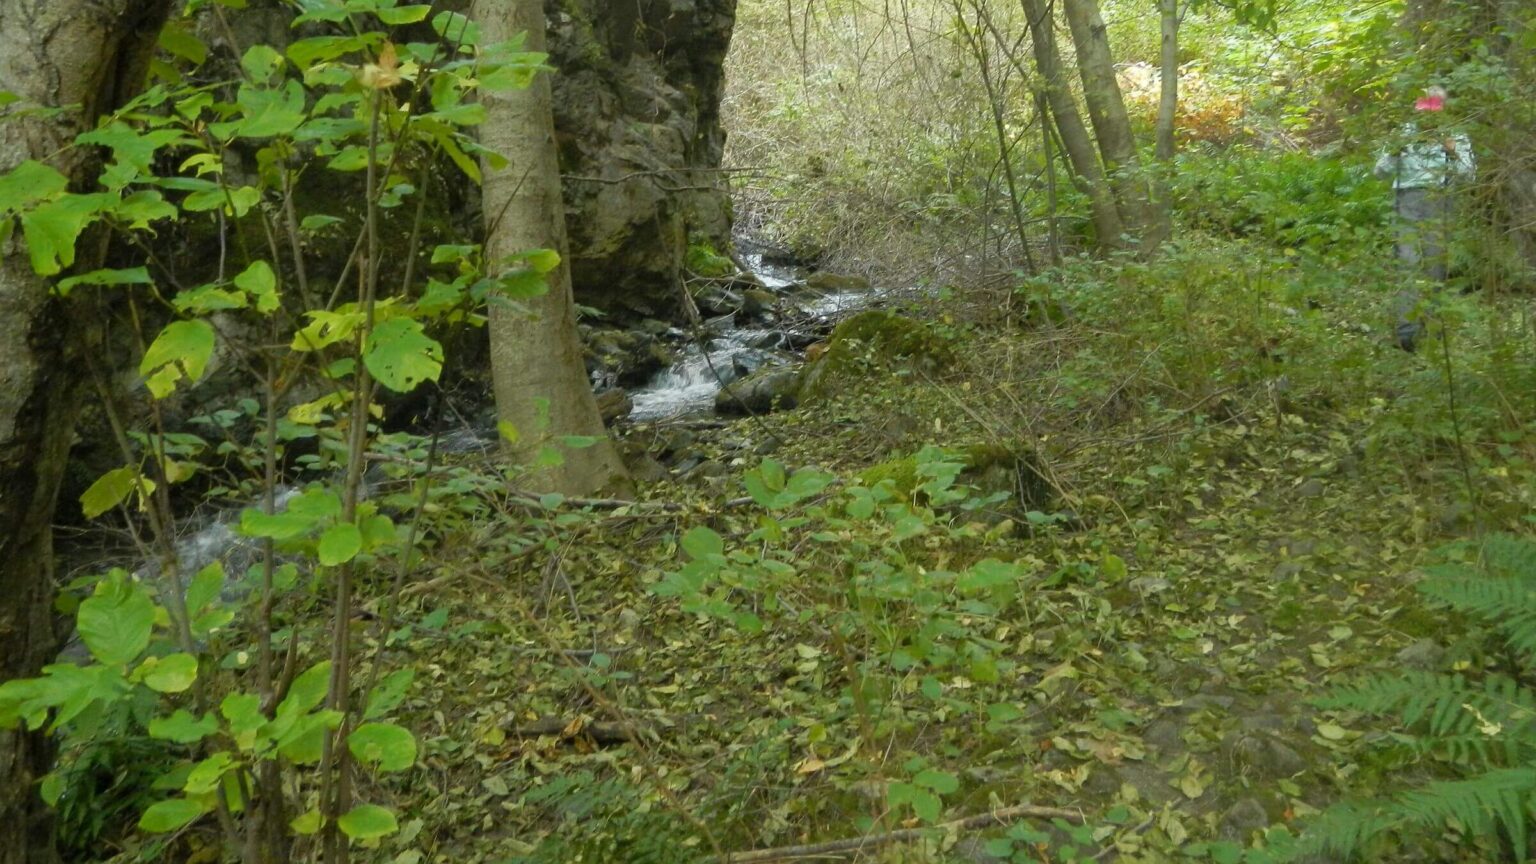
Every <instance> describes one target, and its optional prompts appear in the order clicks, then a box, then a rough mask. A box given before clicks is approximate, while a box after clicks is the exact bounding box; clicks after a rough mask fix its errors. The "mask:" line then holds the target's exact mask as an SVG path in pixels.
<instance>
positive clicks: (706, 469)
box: [685, 459, 731, 480]
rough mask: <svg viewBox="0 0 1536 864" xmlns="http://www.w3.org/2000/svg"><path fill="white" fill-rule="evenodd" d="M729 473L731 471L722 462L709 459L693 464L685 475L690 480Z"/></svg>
mask: <svg viewBox="0 0 1536 864" xmlns="http://www.w3.org/2000/svg"><path fill="white" fill-rule="evenodd" d="M729 473H731V469H730V468H729V467H728V466H727V465H726V464H725V463H724V462H717V461H716V460H714V459H709V460H706V461H704V462H700V463H699V464H698V465H695V466H694V467H693V470H691V471H689V472H688V473H687V474H686V475H685V476H686V477H688V479H690V480H702V479H705V478H708V477H724V476H726V475H727V474H729Z"/></svg>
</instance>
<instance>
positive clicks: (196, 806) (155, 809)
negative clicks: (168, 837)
mask: <svg viewBox="0 0 1536 864" xmlns="http://www.w3.org/2000/svg"><path fill="white" fill-rule="evenodd" d="M208 810H209V807H208V806H205V805H203V804H200V803H198V802H196V801H192V800H190V799H187V798H172V799H170V800H169V801H159V802H157V803H154V804H151V805H150V806H149V809H148V810H145V811H144V815H143V816H140V817H139V828H141V829H143V830H145V831H148V832H149V833H151V834H164V833H166V832H168V831H175V830H176V829H178V828H180V827H182V826H183V825H186V824H187V823H189V822H191V821H192V820H194V819H196V818H198V817H199V816H202V815H203V814H204V813H207V812H208Z"/></svg>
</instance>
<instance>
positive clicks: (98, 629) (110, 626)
mask: <svg viewBox="0 0 1536 864" xmlns="http://www.w3.org/2000/svg"><path fill="white" fill-rule="evenodd" d="M154 626H155V604H154V601H152V600H150V599H149V592H148V591H146V590H144V586H142V585H139V584H138V583H136V582H133V581H131V580H130V579H129V578H128V575H127V574H126V573H124V572H123V571H121V570H118V571H115V572H114V575H113V576H112V577H111V578H109V579H106V580H104V581H102V582H101V584H99V585H98V586H96V593H95V594H94V595H92V596H90V597H87V598H86V599H85V600H83V601H81V603H80V612H79V614H78V616H77V627H78V629H79V631H80V638H81V639H82V640H84V641H85V647H87V648H89V649H90V651H91V656H92V657H95V658H96V659H97V660H98V661H100V662H101V663H102V664H103V665H105V666H124V665H126V664H128V663H131V662H133V661H134V660H136V659H137V658H138V656H139V655H140V654H143V653H144V649H145V648H148V647H149V637H150V634H151V632H152V631H153V630H154Z"/></svg>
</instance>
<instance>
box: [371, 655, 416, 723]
mask: <svg viewBox="0 0 1536 864" xmlns="http://www.w3.org/2000/svg"><path fill="white" fill-rule="evenodd" d="M415 680H416V670H414V669H412V668H410V667H406V668H404V669H397V670H395V671H394V672H392V673H390V675H389V677H387V678H385V679H384V680H383V681H380V682H379V683H378V685H377V686H375V687H374V688H373V690H372V691H370V692H369V693H368V701H367V702H366V703H365V704H366V705H367V709H366V710H365V711H364V713H363V716H364V717H365V718H367V719H369V720H373V719H375V718H378V717H382V716H384V715H385V714H388V713H389V712H391V711H393V710H395V708H396V707H397V706H398V705H399V704H400V702H401V701H402V700H404V699H405V694H406V691H408V690H409V689H410V688H411V682H413V681H415Z"/></svg>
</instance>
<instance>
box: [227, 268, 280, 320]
mask: <svg viewBox="0 0 1536 864" xmlns="http://www.w3.org/2000/svg"><path fill="white" fill-rule="evenodd" d="M235 287H236V288H239V289H240V290H241V291H244V292H245V293H246V294H249V295H250V296H251V299H252V300H254V301H255V305H256V311H257V312H261V313H267V312H276V311H277V308H278V306H279V305H281V304H280V303H279V302H278V298H277V276H276V275H275V274H274V273H273V272H272V265H270V264H268V263H267V262H265V261H253V262H251V266H249V267H247V268H245V269H244V270H242V271H240V275H238V276H236V277H235Z"/></svg>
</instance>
